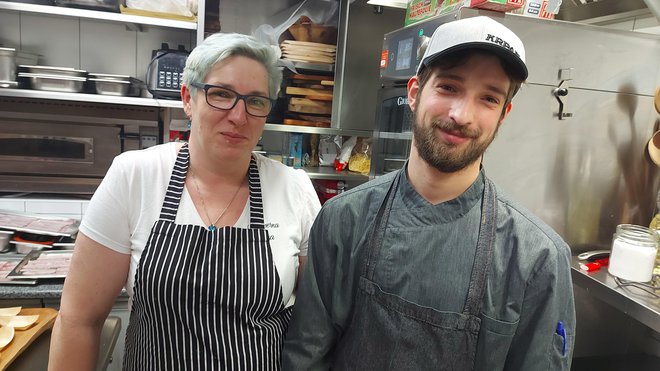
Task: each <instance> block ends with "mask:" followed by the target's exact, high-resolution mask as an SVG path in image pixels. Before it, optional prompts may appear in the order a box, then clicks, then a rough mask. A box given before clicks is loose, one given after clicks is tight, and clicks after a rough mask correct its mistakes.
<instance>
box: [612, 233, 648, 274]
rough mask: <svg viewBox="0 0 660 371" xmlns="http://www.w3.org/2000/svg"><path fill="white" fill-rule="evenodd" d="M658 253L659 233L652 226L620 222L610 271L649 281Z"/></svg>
mask: <svg viewBox="0 0 660 371" xmlns="http://www.w3.org/2000/svg"><path fill="white" fill-rule="evenodd" d="M657 253H658V234H657V233H656V232H655V231H653V230H651V229H650V228H647V227H643V226H639V225H634V224H619V225H618V226H617V227H616V232H615V233H614V238H613V239H612V252H611V254H610V261H609V267H608V271H609V272H610V274H612V275H614V276H617V277H619V278H623V279H626V280H629V281H636V282H649V281H651V279H652V278H653V267H654V266H655V257H656V254H657Z"/></svg>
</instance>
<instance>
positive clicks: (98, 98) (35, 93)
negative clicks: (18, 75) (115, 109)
mask: <svg viewBox="0 0 660 371" xmlns="http://www.w3.org/2000/svg"><path fill="white" fill-rule="evenodd" d="M0 96H2V97H16V98H34V99H51V100H67V101H74V102H92V103H108V104H123V105H129V106H146V107H168V108H182V107H183V104H182V103H181V101H177V100H165V99H153V98H136V97H115V96H112V95H100V94H83V93H61V92H54V91H44V90H29V89H0Z"/></svg>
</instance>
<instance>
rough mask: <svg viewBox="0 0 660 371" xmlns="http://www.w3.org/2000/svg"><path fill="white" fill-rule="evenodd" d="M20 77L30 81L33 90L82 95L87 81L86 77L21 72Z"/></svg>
mask: <svg viewBox="0 0 660 371" xmlns="http://www.w3.org/2000/svg"><path fill="white" fill-rule="evenodd" d="M18 77H19V78H24V79H28V81H29V82H30V86H31V87H32V89H35V90H46V91H57V92H65V93H80V92H81V91H82V90H83V86H84V84H85V81H87V78H86V77H76V76H56V75H45V74H39V73H27V72H19V74H18Z"/></svg>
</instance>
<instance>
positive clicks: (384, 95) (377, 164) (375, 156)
mask: <svg viewBox="0 0 660 371" xmlns="http://www.w3.org/2000/svg"><path fill="white" fill-rule="evenodd" d="M450 20H452V19H451V18H448V17H446V16H440V17H434V18H430V19H428V20H425V21H423V22H419V23H415V24H413V25H410V26H407V27H404V28H401V29H398V30H394V31H392V32H389V33H386V34H385V36H384V37H383V49H382V51H381V61H380V89H379V92H378V106H377V112H376V130H375V131H374V140H373V148H372V161H371V164H372V166H371V174H370V176H371V177H372V178H373V177H377V176H380V175H383V174H385V173H388V172H390V171H394V170H397V169H400V168H401V167H402V166H403V164H404V163H405V161H406V160H407V158H408V155H409V153H410V145H411V139H412V122H413V114H412V112H411V110H410V107H409V106H408V95H407V84H408V80H409V79H410V78H411V77H412V76H413V75H415V73H416V70H417V65H418V64H419V62H420V61H421V59H422V57H423V56H424V51H425V50H426V47H427V46H428V42H429V40H430V38H431V35H432V34H433V31H435V29H436V28H437V27H438V26H439V25H441V24H443V23H445V22H448V21H450Z"/></svg>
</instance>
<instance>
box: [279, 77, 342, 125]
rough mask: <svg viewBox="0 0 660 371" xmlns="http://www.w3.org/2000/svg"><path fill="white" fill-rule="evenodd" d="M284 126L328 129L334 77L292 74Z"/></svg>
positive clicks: (288, 88) (287, 90) (287, 89)
mask: <svg viewBox="0 0 660 371" xmlns="http://www.w3.org/2000/svg"><path fill="white" fill-rule="evenodd" d="M289 79H290V81H289V83H288V84H287V88H286V94H287V95H289V106H288V110H287V113H286V118H285V119H284V124H286V125H300V126H316V127H330V116H331V114H332V93H333V87H334V85H335V81H334V76H323V75H304V74H292V75H290V76H289Z"/></svg>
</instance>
